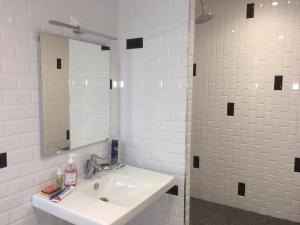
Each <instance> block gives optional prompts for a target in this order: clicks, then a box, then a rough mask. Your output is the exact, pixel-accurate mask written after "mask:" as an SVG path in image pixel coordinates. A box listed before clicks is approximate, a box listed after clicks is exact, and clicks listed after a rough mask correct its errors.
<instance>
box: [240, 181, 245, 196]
mask: <svg viewBox="0 0 300 225" xmlns="http://www.w3.org/2000/svg"><path fill="white" fill-rule="evenodd" d="M245 192H246V184H245V183H239V185H238V195H240V196H245Z"/></svg>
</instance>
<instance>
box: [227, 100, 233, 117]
mask: <svg viewBox="0 0 300 225" xmlns="http://www.w3.org/2000/svg"><path fill="white" fill-rule="evenodd" d="M227 116H234V103H232V102H228V103H227Z"/></svg>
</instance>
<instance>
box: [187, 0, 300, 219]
mask: <svg viewBox="0 0 300 225" xmlns="http://www.w3.org/2000/svg"><path fill="white" fill-rule="evenodd" d="M203 5H204V6H205V8H204V9H203ZM203 12H204V13H205V14H203ZM201 13H202V14H201ZM200 15H206V16H207V15H213V17H212V18H210V19H207V18H206V19H205V20H204V19H203V20H201V19H199V18H201V17H199V16H200ZM196 18H198V20H196V24H195V52H194V62H195V65H194V69H196V72H195V74H194V75H195V76H194V77H193V106H192V107H193V109H192V165H191V167H192V168H191V196H192V197H193V198H199V199H202V200H206V201H209V202H215V203H219V204H223V205H228V206H233V207H236V208H241V209H245V210H248V211H253V212H257V213H260V214H264V215H270V216H273V217H278V218H283V219H287V220H291V221H295V222H300V173H299V172H300V109H299V103H300V98H299V94H300V90H299V88H300V86H299V85H300V1H299V0H281V1H275V0H274V1H271V0H258V1H252V2H251V1H243V0H226V1H220V0H206V1H204V2H201V1H200V2H199V1H197V5H196ZM202 18H203V17H202ZM201 21H204V22H201Z"/></svg>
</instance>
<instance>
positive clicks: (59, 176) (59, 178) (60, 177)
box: [56, 168, 64, 188]
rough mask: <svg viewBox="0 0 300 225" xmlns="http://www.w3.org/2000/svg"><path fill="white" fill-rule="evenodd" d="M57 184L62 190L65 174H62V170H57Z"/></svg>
mask: <svg viewBox="0 0 300 225" xmlns="http://www.w3.org/2000/svg"><path fill="white" fill-rule="evenodd" d="M56 184H57V186H58V187H60V188H62V187H63V185H64V177H63V172H62V169H61V168H57V171H56Z"/></svg>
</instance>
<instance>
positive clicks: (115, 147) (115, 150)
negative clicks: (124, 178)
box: [111, 140, 119, 164]
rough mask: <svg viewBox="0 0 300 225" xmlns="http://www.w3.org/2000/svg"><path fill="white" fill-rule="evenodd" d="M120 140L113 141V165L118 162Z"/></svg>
mask: <svg viewBox="0 0 300 225" xmlns="http://www.w3.org/2000/svg"><path fill="white" fill-rule="evenodd" d="M118 145H119V144H118V140H112V141H111V164H114V163H117V162H118Z"/></svg>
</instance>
